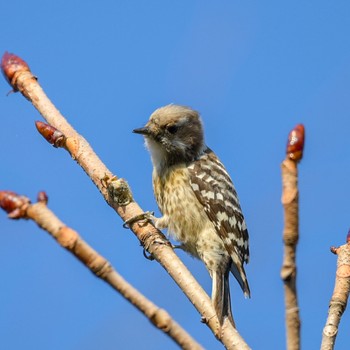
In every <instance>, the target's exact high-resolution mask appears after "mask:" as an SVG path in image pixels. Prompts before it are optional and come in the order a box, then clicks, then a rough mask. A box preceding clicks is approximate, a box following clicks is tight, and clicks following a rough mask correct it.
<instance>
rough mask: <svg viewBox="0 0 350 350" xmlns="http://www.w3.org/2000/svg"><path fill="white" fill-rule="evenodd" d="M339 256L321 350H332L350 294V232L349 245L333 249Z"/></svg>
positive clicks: (349, 235) (349, 236)
mask: <svg viewBox="0 0 350 350" xmlns="http://www.w3.org/2000/svg"><path fill="white" fill-rule="evenodd" d="M331 252H332V253H334V254H336V255H337V256H338V261H337V272H336V277H335V285H334V291H333V295H332V298H331V301H330V303H329V310H328V317H327V322H326V325H325V327H324V328H323V332H322V344H321V350H332V349H333V348H334V344H335V340H336V337H337V334H338V326H339V323H340V319H341V317H342V315H343V313H344V311H345V309H346V305H347V302H348V298H349V292H350V231H349V233H348V236H347V244H344V245H342V246H340V247H338V248H335V247H331Z"/></svg>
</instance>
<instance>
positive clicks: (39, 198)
mask: <svg viewBox="0 0 350 350" xmlns="http://www.w3.org/2000/svg"><path fill="white" fill-rule="evenodd" d="M37 201H38V202H42V203H45V204H47V202H48V201H49V197H48V196H47V194H46V192H45V191H40V192H39V193H38V196H37Z"/></svg>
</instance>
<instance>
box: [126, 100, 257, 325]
mask: <svg viewBox="0 0 350 350" xmlns="http://www.w3.org/2000/svg"><path fill="white" fill-rule="evenodd" d="M133 132H134V133H136V134H141V135H143V136H144V139H145V145H146V147H147V148H148V150H149V152H150V155H151V160H152V163H153V174H152V180H153V191H154V195H155V199H156V201H157V204H158V207H159V210H160V212H161V213H162V217H160V218H155V220H154V221H155V226H156V227H157V228H158V229H160V230H162V229H167V231H168V235H169V236H170V237H172V238H173V239H175V240H176V241H178V242H179V243H180V248H181V249H183V250H184V251H186V252H187V253H189V254H190V255H192V256H193V257H195V258H198V259H200V260H202V261H203V262H204V264H205V266H206V268H207V270H208V272H209V274H210V276H211V278H212V296H211V298H212V303H213V306H214V309H215V312H216V315H217V317H218V320H219V322H220V325H222V324H223V322H224V320H225V318H228V319H229V320H230V322H232V323H233V325H234V321H233V317H232V310H231V297H230V287H229V274H230V272H231V273H232V274H233V275H234V277H235V278H236V280H237V281H238V283H239V285H240V287H241V288H242V290H243V293H244V295H245V297H246V298H248V297H250V289H249V285H248V280H247V277H246V273H245V270H244V266H243V265H244V263H248V262H249V235H248V230H247V226H246V222H245V219H244V216H243V214H242V209H241V206H240V203H239V199H238V197H237V192H236V190H235V187H234V185H233V182H232V180H231V178H230V176H229V174H228V172H227V171H226V169H225V167H224V165H223V164H222V163H221V161H220V160H219V158H218V157H217V156H216V154H215V153H214V152H213V151H212V150H211V149H210V148H209V147H208V146H207V145H206V144H205V141H204V130H203V123H202V120H201V117H200V115H199V113H198V112H197V111H195V110H193V109H192V108H190V107H187V106H181V105H176V104H169V105H166V106H164V107H161V108H158V109H156V110H155V111H154V112H153V113H152V114H151V116H150V118H149V121H148V122H147V123H146V125H145V126H144V127H141V128H138V129H134V130H133Z"/></svg>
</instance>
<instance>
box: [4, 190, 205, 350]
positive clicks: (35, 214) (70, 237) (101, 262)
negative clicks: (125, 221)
mask: <svg viewBox="0 0 350 350" xmlns="http://www.w3.org/2000/svg"><path fill="white" fill-rule="evenodd" d="M38 198H39V201H38V202H37V203H35V204H31V203H30V201H29V199H28V198H26V197H24V196H18V195H16V194H15V193H13V192H8V191H0V206H1V207H2V208H3V209H4V210H5V211H8V212H9V217H10V218H13V219H21V218H22V219H31V220H33V221H34V222H36V223H37V224H38V226H39V227H41V228H42V229H43V230H45V231H46V232H47V233H49V234H50V235H51V236H52V237H53V238H54V239H55V240H56V241H57V243H59V244H60V245H61V246H62V247H63V248H65V249H67V250H68V251H69V252H70V253H71V254H73V255H74V256H75V257H76V258H77V259H79V260H80V261H81V262H82V263H83V264H84V265H85V266H86V267H87V268H89V269H90V271H91V272H92V273H93V274H94V275H95V276H96V277H98V278H101V279H102V280H104V281H105V282H107V283H108V284H109V285H110V286H111V287H112V288H113V289H115V290H116V291H117V292H118V293H120V294H121V295H122V296H123V297H124V298H125V299H126V300H128V301H129V302H130V303H131V304H132V305H134V306H135V307H136V308H137V309H138V310H140V311H141V312H142V313H143V314H144V315H145V316H146V317H148V319H149V320H150V322H151V323H152V324H153V325H154V326H156V327H157V328H159V329H160V330H161V331H163V332H164V333H165V334H167V335H168V336H169V337H170V338H171V339H172V340H174V341H175V342H176V343H177V344H178V345H179V346H180V347H181V348H182V349H187V350H192V349H196V350H200V349H203V348H202V346H200V345H199V344H198V343H197V342H196V341H195V340H194V339H193V338H192V337H191V336H190V335H189V334H188V333H187V332H186V331H185V330H184V329H183V328H182V327H181V326H180V325H179V324H177V323H176V322H175V321H174V320H173V319H172V318H171V316H170V315H169V314H168V313H167V312H166V311H165V310H163V309H161V308H159V307H158V306H157V305H155V304H153V303H152V302H151V301H150V300H149V299H147V298H146V297H145V296H144V295H142V294H141V293H140V292H139V291H138V290H137V289H135V288H134V287H133V286H132V285H131V284H129V283H128V282H127V281H125V279H124V278H123V277H122V276H121V275H119V273H118V272H117V271H116V270H115V269H114V268H113V266H112V265H111V264H110V263H109V262H108V261H107V260H106V259H105V258H104V257H103V256H102V255H100V254H98V253H97V252H96V251H95V250H94V249H93V248H92V247H91V246H89V245H88V244H87V243H86V242H85V241H84V240H83V239H82V238H81V237H80V236H79V234H78V233H77V232H76V231H74V230H73V229H71V228H69V227H68V226H66V225H65V224H64V223H63V222H62V221H60V220H59V218H58V217H57V216H56V215H55V214H54V213H53V212H52V211H51V210H50V209H49V208H48V207H47V196H46V194H44V193H43V192H40V194H39V196H38ZM14 213H17V214H16V215H15V216H14Z"/></svg>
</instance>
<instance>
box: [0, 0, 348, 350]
mask: <svg viewBox="0 0 350 350" xmlns="http://www.w3.org/2000/svg"><path fill="white" fill-rule="evenodd" d="M2 13H3V14H4V15H3V16H2V20H1V23H0V33H1V34H0V36H1V40H0V51H1V54H2V53H3V52H5V51H9V52H14V53H16V54H18V55H20V56H21V57H22V58H23V59H25V60H26V61H27V63H28V64H29V65H30V67H31V69H32V71H33V73H34V74H36V75H37V76H38V77H39V80H40V83H41V84H42V86H43V88H44V89H45V91H46V92H47V94H48V96H49V97H50V98H51V99H52V101H53V102H54V103H55V104H56V106H57V107H58V109H59V110H60V111H61V112H62V113H63V114H64V115H65V116H66V117H67V118H68V120H69V121H70V122H71V124H72V125H73V126H74V127H75V128H76V129H77V130H78V131H79V132H80V133H81V134H83V135H84V137H86V138H87V139H88V141H89V142H90V144H91V145H92V147H93V148H94V149H95V151H96V152H97V153H98V154H99V156H100V157H101V159H102V160H103V161H104V162H105V164H106V165H107V166H108V167H109V168H110V169H111V170H112V171H113V172H114V173H116V174H117V175H118V176H120V177H124V178H126V179H127V180H128V181H129V184H130V185H131V187H132V190H133V193H134V196H135V198H136V200H137V201H138V202H139V204H140V205H141V206H142V207H143V208H144V209H145V210H152V209H155V208H156V203H155V200H154V199H153V193H152V185H151V162H150V159H149V155H148V154H147V152H146V150H145V149H144V146H143V143H142V140H141V138H140V137H139V136H137V135H134V134H132V133H131V131H132V129H134V128H136V127H140V126H142V125H143V124H144V123H145V122H146V120H147V119H148V117H149V115H150V114H151V113H152V112H153V110H155V109H156V108H158V107H160V106H162V105H165V104H168V103H178V104H184V105H189V106H191V107H193V108H195V109H197V110H198V111H200V113H201V115H202V118H203V121H204V125H205V129H206V140H207V143H208V145H209V146H210V147H211V148H212V149H214V150H215V151H216V153H217V154H218V155H219V157H220V158H221V160H222V161H223V162H224V163H225V165H226V167H227V169H228V171H229V172H230V174H231V176H232V178H233V180H234V183H235V185H236V188H237V190H238V193H239V196H240V201H241V204H242V207H243V211H244V214H245V216H246V220H247V224H248V228H249V232H250V239H251V243H250V244H251V262H250V264H249V265H248V266H247V269H246V270H247V274H248V279H249V282H250V286H251V291H252V298H251V299H250V300H245V299H244V297H243V295H242V293H241V291H240V289H239V286H238V284H237V283H236V282H235V281H234V280H233V279H231V292H232V299H233V300H232V304H233V310H234V314H235V319H236V322H237V325H238V329H239V331H240V332H241V334H242V335H243V336H244V338H245V339H246V341H247V342H248V344H249V345H250V346H251V347H252V348H253V349H263V350H264V349H283V348H284V346H285V331H284V302H283V285H282V283H281V281H280V277H279V272H280V267H281V262H282V229H283V211H282V206H281V204H280V196H281V178H280V163H281V161H282V160H283V158H284V151H285V144H286V140H287V135H288V132H289V131H290V129H291V128H293V127H294V126H295V125H296V124H297V123H303V124H304V125H305V128H306V146H305V155H304V159H303V161H302V162H301V164H300V166H299V172H300V178H299V182H300V210H301V212H300V235H301V237H300V243H299V246H298V256H297V260H298V293H299V302H300V308H301V318H302V347H303V348H304V349H311V350H312V349H317V348H319V345H320V341H321V333H322V328H323V326H324V324H325V320H326V316H327V310H328V303H329V299H330V297H331V294H332V291H333V286H334V277H335V275H334V273H335V266H336V257H335V256H333V255H332V254H330V253H329V247H330V246H331V245H340V244H343V243H344V241H345V237H346V233H347V231H348V228H349V226H350V223H349V201H348V198H349V192H350V188H349V178H350V162H349V142H348V136H349V130H350V99H349V95H350V27H349V26H350V24H349V18H350V3H349V2H348V1H337V2H328V1H324V0H319V1H308V2H307V3H305V2H280V1H267V2H262V1H220V2H216V3H215V4H214V2H212V1H206V0H205V1H183V0H181V1H177V2H176V3H175V2H173V1H152V0H151V1H147V2H141V1H105V2H100V3H99V4H97V3H96V2H92V1H85V2H81V1H80V2H79V1H71V2H69V4H68V3H66V4H64V3H63V2H55V3H52V2H45V1H37V0H33V1H30V2H24V1H23V2H19V1H14V2H6V3H4V4H3V5H2ZM9 90H10V87H9V85H8V84H7V83H6V82H5V80H4V79H3V80H0V117H1V129H2V133H1V138H0V149H1V176H0V181H1V185H0V188H2V189H6V190H13V191H16V192H18V193H21V194H25V195H28V196H29V197H30V198H32V199H34V198H35V197H36V193H37V192H38V191H39V190H45V191H47V193H48V195H49V206H50V208H51V209H52V210H54V211H55V213H56V214H57V215H58V216H59V217H60V218H61V219H62V220H63V221H64V222H65V223H66V224H67V225H70V226H71V227H73V228H75V229H76V230H78V231H79V232H80V234H81V235H82V236H83V238H84V239H85V240H86V241H87V242H88V243H90V244H91V245H92V246H93V247H94V248H95V249H97V250H98V251H99V252H100V253H101V254H103V255H104V256H105V257H106V258H107V259H109V260H110V261H111V262H112V264H113V265H114V266H115V267H116V269H117V270H118V271H119V272H120V273H121V274H122V275H123V276H124V277H125V278H126V279H127V280H128V281H129V282H131V283H132V284H133V285H134V286H136V287H137V288H139V290H140V291H141V292H142V293H144V294H145V295H146V296H147V297H149V298H150V299H151V300H153V301H154V302H155V303H157V304H158V305H160V306H161V307H164V308H165V309H167V310H168V311H169V312H170V314H171V315H172V316H173V317H174V318H175V319H176V321H178V322H179V323H180V324H182V325H183V326H184V328H185V329H186V330H188V331H189V332H190V333H191V334H192V335H193V336H194V337H195V338H196V339H197V340H198V341H199V342H200V343H202V344H203V345H204V346H205V347H206V348H207V349H214V350H215V349H221V346H220V344H219V343H218V342H217V341H216V340H215V339H214V338H213V336H212V334H211V333H210V331H209V330H208V329H207V328H206V327H205V326H203V325H202V324H201V323H200V317H199V315H198V314H197V313H196V311H194V309H193V307H192V306H191V305H190V304H189V302H188V301H187V299H186V298H185V297H184V295H183V294H182V292H181V291H180V290H179V289H178V288H177V287H176V285H175V284H174V282H173V281H172V280H171V279H170V278H169V277H168V276H167V274H166V273H165V271H164V270H162V268H161V267H159V266H158V265H157V263H156V262H149V261H147V260H145V259H144V257H143V255H142V249H141V247H139V244H138V241H137V240H136V238H135V237H134V236H133V235H132V234H131V232H129V231H126V230H124V229H123V228H122V222H121V220H120V218H119V217H117V216H116V214H115V213H114V212H113V211H112V210H111V209H110V208H109V207H108V206H107V205H106V204H105V202H104V200H103V199H102V197H101V196H100V195H99V193H98V191H97V190H96V189H95V188H94V186H93V185H92V184H91V181H90V180H89V179H88V178H87V177H86V175H85V174H84V172H83V171H82V170H81V169H80V168H79V167H78V166H77V165H76V164H75V163H74V162H72V160H71V159H69V156H68V154H67V153H65V152H64V151H62V150H56V149H54V148H52V147H50V146H49V145H48V144H47V143H46V142H45V141H44V140H43V139H42V137H41V136H40V135H39V134H38V133H37V132H36V129H35V126H34V121H35V120H41V117H40V115H39V114H38V112H37V111H36V110H35V109H34V108H33V107H32V106H31V105H30V104H29V103H28V102H27V101H26V100H25V99H24V98H23V97H22V96H21V95H19V94H16V95H14V94H12V95H9V96H6V93H7V92H8V91H9ZM0 232H1V245H0V264H1V266H2V286H1V291H0V309H1V312H0V347H1V348H2V349H11V350H12V349H23V348H25V349H29V350H31V349H33V350H34V349H36V350H37V349H51V350H60V349H65V350H78V349H85V350H95V349H106V350H109V349H115V348H123V349H138V348H139V347H140V346H142V347H143V348H144V349H159V350H160V349H165V348H166V349H175V348H177V347H176V346H175V344H173V343H172V342H171V341H170V340H169V339H168V338H167V337H166V336H164V335H163V334H162V333H161V332H159V331H158V330H157V329H155V328H154V327H153V326H151V325H150V323H149V322H148V321H147V320H146V319H145V318H144V317H143V316H142V315H141V314H140V313H139V312H138V311H137V310H135V309H134V308H133V307H132V306H130V305H129V304H128V303H127V302H125V301H124V299H122V298H121V297H120V296H119V295H117V294H116V293H115V292H114V291H113V290H112V289H111V288H109V287H108V286H107V285H105V284H104V283H103V282H102V281H99V280H97V279H96V278H95V277H94V276H93V275H91V273H90V272H89V271H87V270H86V268H85V267H84V266H82V265H81V264H80V263H79V262H78V261H77V260H76V259H75V258H73V257H71V256H70V255H69V254H68V253H67V252H66V251H64V250H63V249H61V248H60V247H59V246H58V245H57V244H56V243H55V242H54V241H53V240H52V239H51V238H50V237H49V236H48V235H47V234H46V233H45V232H43V231H41V230H40V229H39V228H38V227H36V225H35V224H33V223H32V222H27V221H19V222H14V221H10V220H8V219H7V218H6V216H5V215H4V214H3V213H2V214H0ZM178 253H179V255H180V256H181V258H182V259H183V260H184V262H185V263H186V264H187V265H188V267H189V268H190V270H191V271H192V272H193V274H194V275H195V276H196V277H197V278H198V280H199V282H200V283H201V284H202V285H203V286H204V288H205V289H206V290H207V291H208V292H210V290H211V281H210V278H209V276H208V274H207V272H206V270H205V268H204V266H203V265H202V263H200V262H199V261H196V260H193V259H192V258H190V257H188V256H186V255H185V254H184V253H182V252H178ZM349 323H350V317H349V315H348V314H345V315H344V317H343V319H342V322H341V325H340V331H339V335H338V338H337V344H336V345H337V349H346V348H347V347H348V345H346V344H348V343H349V340H348V338H347V334H346V333H347V331H348V328H349Z"/></svg>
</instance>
